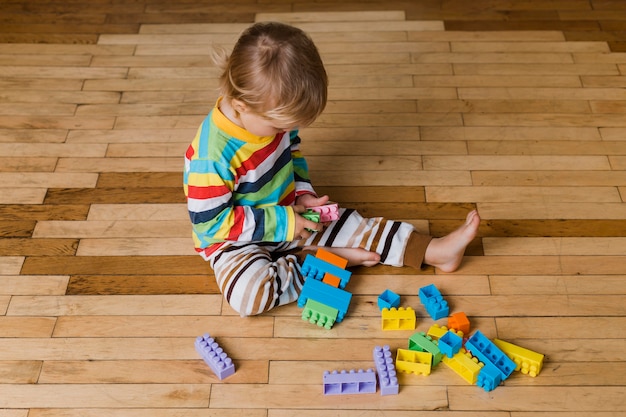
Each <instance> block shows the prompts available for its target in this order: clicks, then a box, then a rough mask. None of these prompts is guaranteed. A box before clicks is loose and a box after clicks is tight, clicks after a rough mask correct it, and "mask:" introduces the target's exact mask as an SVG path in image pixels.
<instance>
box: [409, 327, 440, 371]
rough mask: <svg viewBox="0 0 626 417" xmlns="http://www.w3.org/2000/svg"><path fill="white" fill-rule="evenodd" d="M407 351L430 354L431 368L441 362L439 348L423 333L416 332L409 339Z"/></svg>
mask: <svg viewBox="0 0 626 417" xmlns="http://www.w3.org/2000/svg"><path fill="white" fill-rule="evenodd" d="M409 349H410V350H416V351H419V352H430V353H432V355H433V366H436V365H437V364H438V363H439V362H441V359H442V356H443V355H442V354H441V350H440V349H439V347H438V346H437V345H436V344H435V343H434V342H433V341H432V339H431V338H430V337H428V336H426V333H424V332H417V333H415V334H414V335H412V336H411V337H409Z"/></svg>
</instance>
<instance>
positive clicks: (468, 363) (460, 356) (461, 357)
mask: <svg viewBox="0 0 626 417" xmlns="http://www.w3.org/2000/svg"><path fill="white" fill-rule="evenodd" d="M442 361H443V363H444V364H446V365H447V366H448V367H449V368H450V369H452V370H453V371H454V372H456V373H457V374H458V375H459V376H460V377H461V378H463V379H464V380H465V381H467V382H468V383H470V384H472V385H473V384H475V383H476V381H477V380H478V374H479V373H480V370H481V368H482V365H483V364H482V363H479V362H478V359H476V358H472V357H471V355H468V354H467V352H466V351H465V349H461V350H459V351H458V352H457V353H456V355H454V356H453V357H451V358H449V357H447V356H444V357H443V359H442Z"/></svg>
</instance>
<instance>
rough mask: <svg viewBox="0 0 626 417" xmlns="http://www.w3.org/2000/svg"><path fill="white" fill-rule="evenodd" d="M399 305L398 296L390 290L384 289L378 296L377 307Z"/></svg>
mask: <svg viewBox="0 0 626 417" xmlns="http://www.w3.org/2000/svg"><path fill="white" fill-rule="evenodd" d="M392 307H395V308H398V307H400V296H399V295H398V294H396V293H395V292H393V291H391V290H385V291H383V292H382V294H380V295H379V296H378V308H379V309H381V310H382V309H383V308H392Z"/></svg>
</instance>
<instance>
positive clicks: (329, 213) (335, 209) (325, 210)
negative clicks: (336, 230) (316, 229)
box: [308, 203, 339, 222]
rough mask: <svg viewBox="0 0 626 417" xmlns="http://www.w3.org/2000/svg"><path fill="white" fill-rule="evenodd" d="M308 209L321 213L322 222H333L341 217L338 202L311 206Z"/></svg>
mask: <svg viewBox="0 0 626 417" xmlns="http://www.w3.org/2000/svg"><path fill="white" fill-rule="evenodd" d="M308 209H309V210H311V211H314V212H316V213H319V215H320V221H321V222H332V221H333V220H337V219H338V218H339V205H338V204H337V203H329V204H325V205H323V206H317V207H309V208H308Z"/></svg>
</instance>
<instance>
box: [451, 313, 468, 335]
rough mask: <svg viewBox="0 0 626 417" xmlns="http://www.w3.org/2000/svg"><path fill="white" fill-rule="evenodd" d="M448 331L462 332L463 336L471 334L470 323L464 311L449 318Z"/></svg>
mask: <svg viewBox="0 0 626 417" xmlns="http://www.w3.org/2000/svg"><path fill="white" fill-rule="evenodd" d="M448 329H454V330H460V331H462V332H463V334H469V332H470V321H469V319H468V318H467V316H466V315H465V313H463V312H462V311H461V312H458V313H454V314H452V315H451V316H450V317H448Z"/></svg>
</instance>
